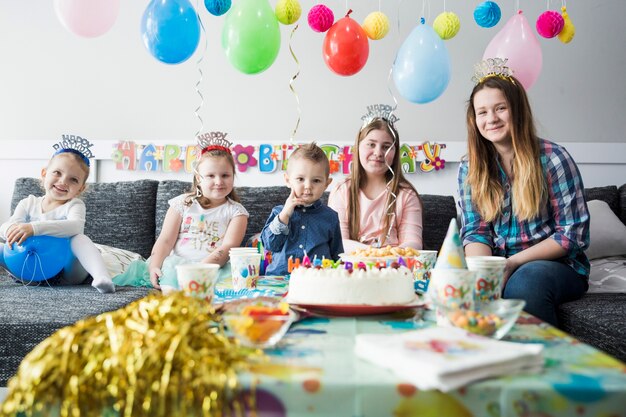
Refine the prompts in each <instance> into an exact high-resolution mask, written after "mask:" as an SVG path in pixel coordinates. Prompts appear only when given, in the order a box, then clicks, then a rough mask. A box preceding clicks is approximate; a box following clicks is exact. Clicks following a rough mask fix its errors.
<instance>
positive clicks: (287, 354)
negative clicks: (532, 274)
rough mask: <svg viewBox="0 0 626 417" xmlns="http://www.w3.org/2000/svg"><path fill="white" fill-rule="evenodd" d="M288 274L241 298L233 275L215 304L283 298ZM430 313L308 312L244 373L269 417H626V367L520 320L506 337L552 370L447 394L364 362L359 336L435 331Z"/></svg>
mask: <svg viewBox="0 0 626 417" xmlns="http://www.w3.org/2000/svg"><path fill="white" fill-rule="evenodd" d="M287 288H288V279H286V278H284V277H261V278H260V279H259V281H258V285H257V288H256V289H254V290H244V291H234V290H233V289H232V286H231V284H230V280H229V279H228V278H227V277H223V279H222V280H221V281H220V282H219V283H218V285H217V288H216V302H225V301H230V300H232V299H235V298H241V297H255V296H257V295H269V294H275V295H283V294H285V293H286V291H287ZM422 313H423V310H422V309H416V310H404V311H398V312H394V313H390V314H385V315H364V316H354V317H349V316H348V317H331V316H324V315H307V314H302V315H301V318H300V319H299V320H298V321H297V322H295V323H294V324H293V325H292V326H291V328H290V330H289V332H288V333H287V334H286V336H285V337H284V338H283V339H282V340H281V341H280V342H279V344H278V346H277V347H276V348H274V349H266V350H265V353H266V355H267V357H268V358H269V360H268V361H266V362H264V363H262V364H260V365H255V366H254V367H253V368H252V370H251V372H248V373H245V374H242V375H240V378H241V381H242V383H243V385H244V386H248V387H254V389H255V392H256V408H257V412H258V414H259V415H261V416H263V415H267V416H275V417H280V416H290V417H295V416H325V417H328V416H350V417H357V416H358V417H361V416H363V417H365V416H371V417H382V416H407V417H408V416H420V417H428V416H433V417H438V416H445V417H456V416H459V417H461V416H486V417H497V416H507V417H509V416H510V417H513V416H516V417H518V416H528V417H530V416H542V417H548V416H551V417H556V416H567V417H572V416H581V417H585V416H594V417H600V416H605V417H609V416H626V365H625V364H624V363H622V362H620V361H618V360H617V359H614V358H612V357H611V356H609V355H607V354H605V353H603V352H601V351H599V350H597V349H595V348H593V347H591V346H589V345H586V344H584V343H581V342H579V341H578V340H576V339H574V338H572V337H570V336H568V335H567V334H565V333H563V332H562V331H560V330H558V329H556V328H554V327H552V326H550V325H548V324H546V323H543V322H541V321H540V320H538V319H536V318H534V317H532V316H530V315H528V314H526V313H522V315H521V316H520V318H519V319H518V321H517V323H516V325H515V326H514V327H513V329H512V330H511V331H510V332H509V334H508V335H507V336H505V338H504V340H508V341H513V342H519V343H540V344H542V345H543V346H544V351H543V353H544V362H545V363H544V370H543V372H541V373H539V374H537V373H534V374H529V375H526V374H524V375H514V376H505V377H498V378H491V379H488V380H483V381H479V382H475V383H472V384H470V385H467V386H465V387H462V388H460V389H456V390H453V391H449V392H447V393H443V392H440V391H436V390H434V391H422V390H419V389H417V388H416V387H415V386H414V385H412V384H410V383H408V382H407V381H404V380H402V379H400V378H398V377H396V376H395V375H394V374H393V373H392V372H390V371H388V370H385V369H382V368H379V367H377V366H375V365H372V364H370V363H368V362H365V361H363V360H361V359H359V358H358V357H357V356H356V355H355V353H354V346H355V338H356V336H357V335H359V334H364V333H377V334H394V333H398V332H406V331H409V330H414V329H419V328H424V327H429V326H434V325H435V324H434V322H433V321H431V320H430V319H429V314H426V315H424V314H422Z"/></svg>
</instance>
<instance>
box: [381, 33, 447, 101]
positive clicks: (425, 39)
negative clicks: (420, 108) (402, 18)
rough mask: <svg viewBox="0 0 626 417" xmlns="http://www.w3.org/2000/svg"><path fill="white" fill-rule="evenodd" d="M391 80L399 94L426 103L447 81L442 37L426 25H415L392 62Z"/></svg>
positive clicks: (445, 57) (437, 95)
mask: <svg viewBox="0 0 626 417" xmlns="http://www.w3.org/2000/svg"><path fill="white" fill-rule="evenodd" d="M393 81H394V82H395V84H396V88H397V89H398V92H399V93H400V95H402V97H404V98H405V99H407V100H409V101H410V102H412V103H419V104H424V103H429V102H431V101H433V100H435V99H436V98H437V97H439V96H440V95H441V94H442V93H443V92H444V91H445V89H446V88H447V87H448V83H449V82H450V56H449V54H448V49H447V48H446V45H445V43H444V41H443V40H442V39H441V38H440V37H439V35H437V33H436V32H435V30H434V29H433V28H432V27H431V26H428V25H425V24H423V23H422V24H421V25H417V27H416V28H415V29H413V31H412V32H411V34H410V35H409V36H408V37H407V38H406V40H405V41H404V43H403V44H402V46H400V49H398V53H397V55H396V60H395V61H394V63H393Z"/></svg>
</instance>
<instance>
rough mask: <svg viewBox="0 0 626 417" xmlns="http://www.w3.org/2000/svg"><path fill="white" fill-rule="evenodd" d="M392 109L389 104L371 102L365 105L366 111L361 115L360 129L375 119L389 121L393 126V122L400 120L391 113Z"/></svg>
mask: <svg viewBox="0 0 626 417" xmlns="http://www.w3.org/2000/svg"><path fill="white" fill-rule="evenodd" d="M394 110H395V108H394V107H392V106H390V105H389V104H371V105H369V106H367V113H365V114H364V115H363V116H361V120H363V125H362V126H361V129H363V128H364V127H365V126H367V125H369V124H370V123H372V122H373V121H374V120H376V119H382V120H384V121H386V122H387V123H389V125H390V126H392V127H394V124H395V123H396V122H397V121H398V120H400V119H398V118H397V117H396V115H395V114H393V112H394Z"/></svg>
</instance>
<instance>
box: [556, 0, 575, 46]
mask: <svg viewBox="0 0 626 417" xmlns="http://www.w3.org/2000/svg"><path fill="white" fill-rule="evenodd" d="M561 10H562V11H563V13H562V14H561V16H563V20H564V21H565V24H564V25H563V29H562V30H561V32H560V33H559V34H558V35H557V36H558V37H559V40H560V41H561V42H563V43H570V42H571V41H572V39H574V35H575V34H576V27H574V24H573V23H572V20H571V19H570V18H569V15H568V14H567V11H566V9H565V6H563V7H561Z"/></svg>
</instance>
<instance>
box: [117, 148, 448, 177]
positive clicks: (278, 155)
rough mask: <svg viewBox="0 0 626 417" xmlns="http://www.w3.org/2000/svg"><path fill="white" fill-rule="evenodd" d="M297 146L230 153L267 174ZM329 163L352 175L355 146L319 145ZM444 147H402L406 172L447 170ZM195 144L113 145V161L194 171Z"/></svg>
mask: <svg viewBox="0 0 626 417" xmlns="http://www.w3.org/2000/svg"><path fill="white" fill-rule="evenodd" d="M297 147H298V145H293V144H288V143H283V144H279V145H273V144H269V143H263V144H260V145H256V146H252V145H240V144H237V145H233V146H232V147H231V151H232V153H233V158H234V159H235V165H236V166H237V170H238V171H239V172H248V170H250V171H253V170H254V171H258V172H261V173H264V174H271V173H273V172H280V171H285V170H286V169H287V160H288V159H289V155H291V153H292V152H293V151H294V150H295V149H296V148H297ZM320 148H322V149H323V150H324V152H325V153H326V156H327V157H328V161H329V162H330V173H331V174H338V173H341V174H344V175H347V174H350V170H351V166H352V164H351V162H352V156H353V154H352V146H339V145H333V144H326V145H320ZM445 148H446V145H445V144H441V143H432V144H431V143H430V142H428V141H427V142H424V143H422V144H421V145H410V144H406V143H405V144H403V145H402V146H401V147H400V163H401V165H402V170H403V172H405V173H410V174H412V173H415V172H419V171H421V172H432V171H439V170H443V169H444V168H445V164H446V160H445V159H443V158H442V157H441V152H442V150H443V149H445ZM196 156H197V148H196V146H195V145H174V144H165V145H155V144H152V143H149V144H138V143H135V142H132V141H121V142H118V143H117V144H116V145H114V151H113V154H112V155H111V159H113V161H114V162H115V164H116V169H118V170H127V171H162V172H172V173H177V172H181V171H184V172H187V173H192V172H193V163H194V161H195V160H196Z"/></svg>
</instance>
